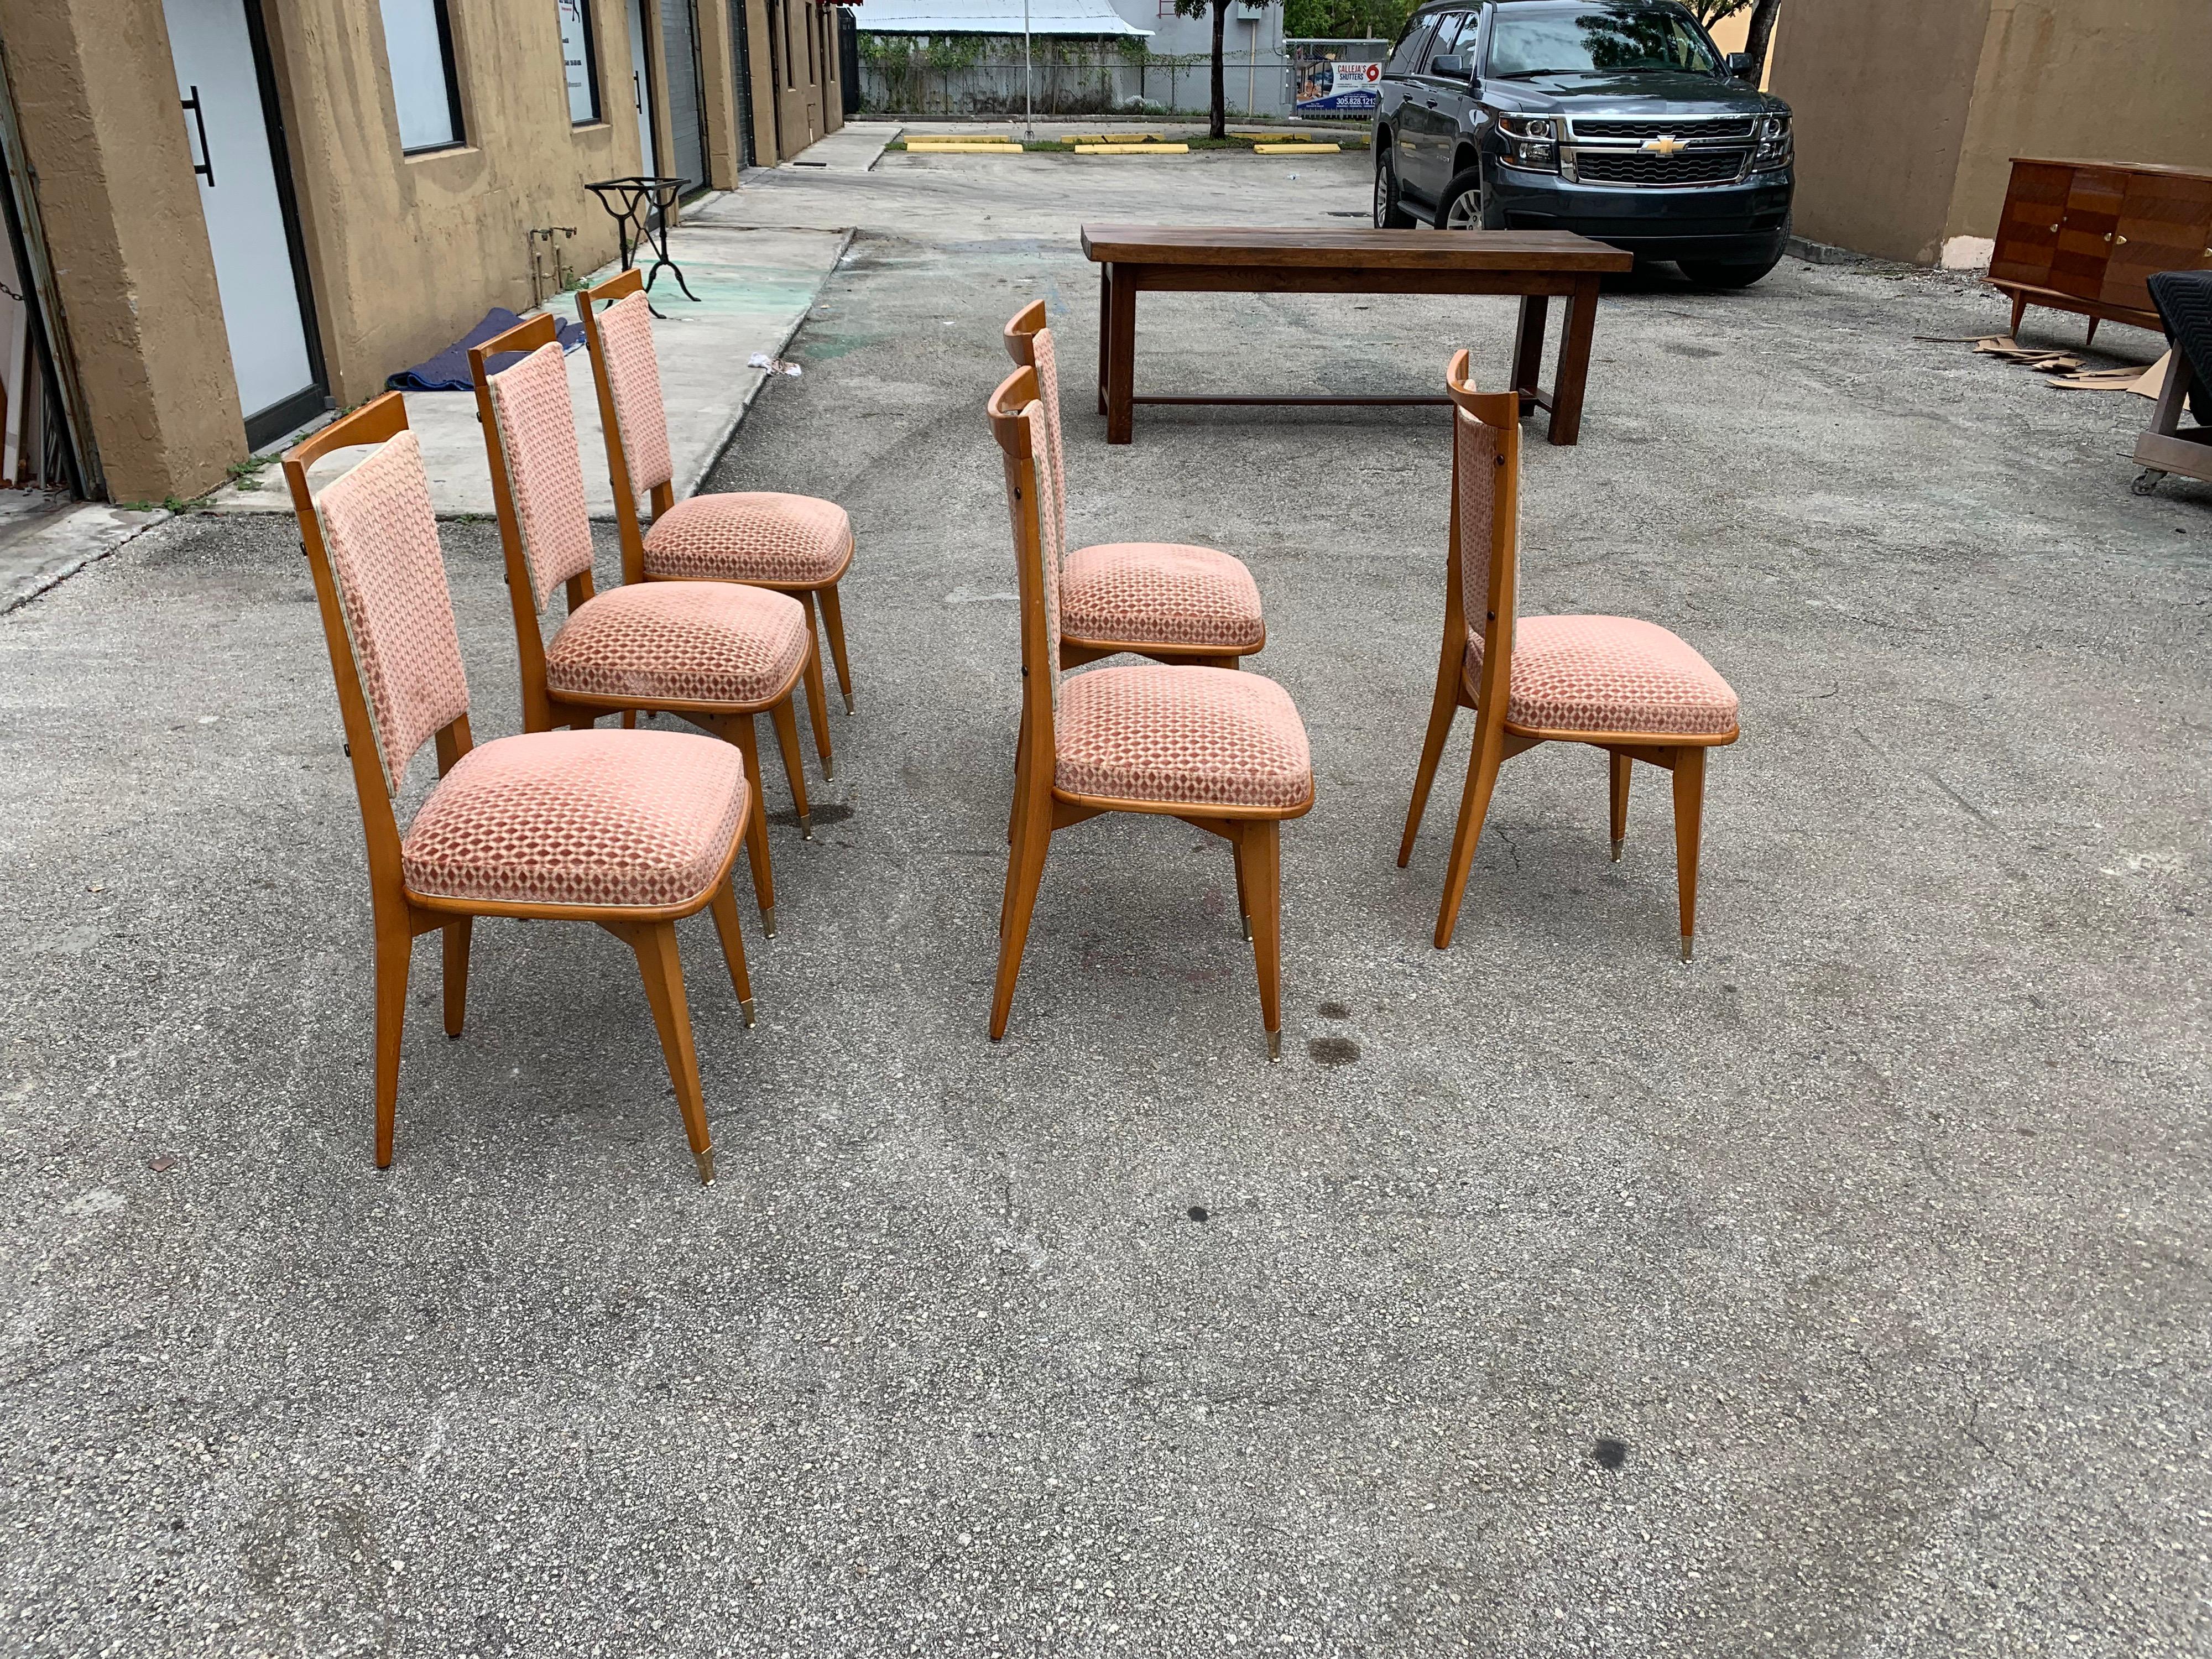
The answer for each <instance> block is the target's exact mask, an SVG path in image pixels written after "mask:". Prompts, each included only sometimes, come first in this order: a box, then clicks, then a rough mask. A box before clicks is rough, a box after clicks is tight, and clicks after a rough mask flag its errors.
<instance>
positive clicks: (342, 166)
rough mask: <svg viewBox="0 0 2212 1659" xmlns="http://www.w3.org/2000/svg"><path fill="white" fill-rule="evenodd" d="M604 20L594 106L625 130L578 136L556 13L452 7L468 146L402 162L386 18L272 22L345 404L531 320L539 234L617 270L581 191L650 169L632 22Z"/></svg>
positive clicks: (581, 261)
mask: <svg viewBox="0 0 2212 1659" xmlns="http://www.w3.org/2000/svg"><path fill="white" fill-rule="evenodd" d="M267 11H268V15H269V21H270V34H271V41H270V49H271V52H272V53H273V54H274V55H275V56H276V61H277V82H278V84H279V86H280V87H281V88H283V94H284V98H285V102H286V110H285V115H286V125H287V126H288V127H289V129H290V131H291V136H292V150H293V166H294V168H295V178H296V179H297V182H298V185H299V195H300V199H301V222H302V230H303V232H304V234H305V240H306V241H307V260H308V266H309V270H310V271H311V274H312V279H313V287H314V290H315V300H316V311H317V314H318V317H319V321H320V323H321V325H322V335H323V356H324V362H325V368H327V370H328V372H329V374H330V376H331V395H332V396H334V397H335V398H337V400H338V402H339V404H341V405H342V406H343V405H344V404H353V403H358V402H360V401H361V400H362V399H363V398H368V397H371V396H374V393H375V392H376V391H377V390H378V389H379V388H380V386H382V385H383V383H384V379H385V377H386V375H387V374H391V373H392V371H394V370H395V369H398V368H404V367H406V365H407V364H409V363H410V362H416V361H418V360H420V359H421V358H422V357H425V356H428V355H429V354H430V353H432V352H434V351H435V350H437V349H439V348H440V347H441V346H444V345H447V344H449V343H451V342H452V341H453V340H454V339H455V338H456V337H459V334H460V333H461V332H462V331H463V330H465V328H467V327H468V326H469V325H471V324H472V323H474V322H475V321H476V320H477V319H478V318H479V317H481V316H483V313H485V312H486V311H487V310H489V308H490V307H494V306H507V307H512V308H513V309H515V310H522V309H525V308H526V307H528V305H529V303H530V298H531V283H530V252H529V246H528V241H527V238H526V232H527V231H528V230H529V229H530V228H532V227H534V226H540V225H573V226H574V227H575V228H576V231H577V235H576V237H575V239H574V240H573V241H571V240H566V239H564V240H562V242H561V244H560V246H561V251H562V255H563V257H564V258H566V259H567V260H568V263H569V264H573V265H574V266H575V267H576V268H577V269H578V270H591V269H592V266H594V265H596V264H601V263H603V262H604V261H605V260H607V259H609V258H612V257H613V256H614V253H615V234H614V228H613V224H612V222H611V221H610V220H609V219H608V217H607V216H606V214H605V212H604V211H602V210H601V209H600V207H599V203H598V201H597V200H596V199H595V198H594V197H592V195H591V194H590V193H589V192H588V191H586V190H585V188H584V185H585V184H586V181H587V180H590V179H605V178H608V177H610V176H612V175H616V174H620V173H635V172H638V171H640V170H641V162H640V160H639V154H638V142H637V123H636V122H635V119H634V118H631V116H630V109H631V105H630V94H629V40H628V38H627V35H626V33H625V21H624V16H625V15H624V10H623V7H622V6H620V5H619V4H617V3H609V0H601V3H600V4H599V5H598V6H597V7H596V8H595V11H596V12H597V17H596V20H595V21H596V23H597V26H598V29H599V35H598V46H599V54H598V57H599V107H600V111H601V113H602V115H603V116H605V115H610V114H611V115H612V116H614V117H616V118H613V119H602V120H601V121H599V122H597V123H595V124H593V125H589V126H583V127H572V126H571V125H569V120H568V93H567V89H566V87H565V85H564V83H563V82H562V74H561V46H560V29H559V20H558V18H557V16H556V14H555V11H554V9H553V8H552V7H551V6H550V5H548V4H544V3H540V0H476V3H472V4H470V5H465V6H459V5H457V6H454V7H453V8H452V9H451V15H452V18H453V56H454V60H455V66H456V70H457V72H458V74H459V80H460V85H461V105H462V119H463V125H464V128H465V136H466V137H468V139H469V140H470V141H471V142H470V143H468V144H467V145H466V146H465V147H464V148H462V149H453V150H443V151H439V152H436V153H434V154H431V155H413V156H408V155H401V153H400V148H399V126H398V116H397V114H396V112H395V111H394V108H393V105H392V77H391V70H390V68H389V66H388V64H387V62H386V54H385V46H384V31H383V28H382V27H381V25H380V14H379V13H378V11H377V9H376V8H375V7H374V6H371V5H363V4H361V3H358V0H297V3H295V4H292V5H287V6H283V7H276V6H270V7H269V8H267ZM617 70H618V71H619V73H617Z"/></svg>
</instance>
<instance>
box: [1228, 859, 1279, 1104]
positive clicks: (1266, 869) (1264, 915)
mask: <svg viewBox="0 0 2212 1659" xmlns="http://www.w3.org/2000/svg"><path fill="white" fill-rule="evenodd" d="M1237 866H1238V868H1239V869H1241V870H1242V871H1243V876H1244V885H1245V888H1246V890H1247V891H1248V892H1249V894H1250V896H1251V904H1252V910H1251V921H1252V961H1253V964H1254V966H1255V968H1257V969H1258V970H1259V975H1260V1014H1261V1019H1262V1021H1263V1022H1264V1023H1265V1024H1266V1025H1267V1058H1268V1059H1269V1060H1280V1059H1282V1057H1283V872H1282V825H1280V824H1279V823H1275V822H1274V821H1273V819H1271V818H1268V819H1259V820H1255V821H1254V822H1251V823H1246V824H1245V825H1244V826H1243V830H1242V831H1241V832H1240V833H1239V835H1238V836H1237Z"/></svg>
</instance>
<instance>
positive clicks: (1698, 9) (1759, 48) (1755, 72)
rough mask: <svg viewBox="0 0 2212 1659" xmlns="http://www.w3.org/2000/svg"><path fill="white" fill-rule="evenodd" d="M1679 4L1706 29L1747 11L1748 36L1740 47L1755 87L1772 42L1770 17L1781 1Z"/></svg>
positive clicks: (1692, 0)
mask: <svg viewBox="0 0 2212 1659" xmlns="http://www.w3.org/2000/svg"><path fill="white" fill-rule="evenodd" d="M1682 3H1683V4H1684V5H1686V6H1687V7H1688V8H1689V9H1691V10H1692V11H1693V12H1695V13H1696V14H1697V18H1698V21H1699V22H1700V23H1703V24H1704V25H1705V27H1707V28H1711V27H1712V26H1713V25H1714V24H1716V23H1717V22H1719V21H1721V19H1722V18H1723V17H1733V16H1735V15H1736V14H1737V13H1738V12H1740V11H1743V10H1745V9H1749V11H1750V13H1751V23H1750V35H1749V38H1748V39H1747V40H1745V41H1744V43H1743V46H1744V52H1745V55H1746V56H1747V57H1748V58H1750V59H1751V79H1752V81H1753V83H1754V84H1755V83H1756V82H1759V80H1760V79H1761V78H1762V77H1763V76H1765V73H1766V49H1767V46H1768V45H1769V43H1771V41H1772V40H1773V39H1774V15H1775V14H1776V13H1777V12H1778V11H1780V10H1781V9H1782V0H1682Z"/></svg>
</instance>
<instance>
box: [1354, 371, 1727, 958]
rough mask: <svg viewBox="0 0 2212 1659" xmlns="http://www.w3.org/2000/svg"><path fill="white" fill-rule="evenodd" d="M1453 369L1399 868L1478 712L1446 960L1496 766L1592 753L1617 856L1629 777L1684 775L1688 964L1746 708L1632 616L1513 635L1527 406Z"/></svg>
mask: <svg viewBox="0 0 2212 1659" xmlns="http://www.w3.org/2000/svg"><path fill="white" fill-rule="evenodd" d="M1467 366H1468V355H1467V353H1466V352H1464V351H1462V352H1460V353H1459V354H1457V355H1456V356H1454V357H1453V358H1452V360H1451V367H1450V368H1449V370H1448V371H1447V373H1446V374H1445V377H1444V389H1445V390H1446V391H1447V392H1449V393H1450V394H1451V400H1452V404H1453V410H1452V430H1453V441H1452V502H1451V545H1450V550H1449V554H1448V556H1447V557H1446V560H1445V565H1444V635H1443V650H1442V653H1441V654H1440V655H1439V657H1438V659H1437V686H1436V695H1435V696H1434V698H1433V699H1432V700H1431V704H1430V708H1429V732H1428V737H1427V738H1426V740H1425V742H1424V743H1423V744H1422V745H1421V765H1420V769H1419V771H1418V772H1417V773H1416V774H1415V775H1414V777H1413V804H1412V805H1410V806H1409V807H1408V808H1407V812H1406V834H1405V838H1404V840H1403V841H1401V842H1400V843H1399V847H1398V865H1399V867H1400V868H1401V869H1403V868H1404V867H1405V865H1406V862H1407V860H1409V859H1410V858H1412V857H1413V837H1414V836H1415V835H1416V834H1417V833H1418V832H1419V829H1420V827H1421V813H1422V811H1423V809H1424V808H1425V807H1426V806H1427V805H1428V799H1429V788H1430V786H1431V784H1432V783H1433V782H1434V781H1436V775H1437V762H1438V761H1439V760H1440V759H1441V758H1442V757H1443V749H1444V739H1445V738H1446V737H1448V736H1449V734H1450V732H1451V726H1452V720H1453V717H1454V716H1455V714H1457V713H1458V711H1459V710H1460V709H1462V708H1472V709H1474V715H1475V722H1474V753H1473V754H1472V756H1471V757H1470V758H1469V760H1468V769H1467V787H1466V789H1465V790H1464V791H1463V792H1462V794H1461V797H1460V805H1459V823H1458V827H1457V828H1456V829H1455V830H1454V831H1453V833H1452V850H1451V863H1450V866H1449V869H1448V871H1447V872H1446V874H1445V877H1444V894H1443V906H1442V908H1440V909H1439V910H1438V911H1437V933H1436V940H1437V949H1438V950H1439V951H1441V950H1443V949H1444V948H1445V947H1446V946H1447V945H1449V944H1450V943H1451V940H1452V930H1453V928H1454V927H1455V925H1456V924H1457V922H1458V920H1459V908H1460V901H1461V899H1462V896H1464V895H1465V894H1466V891H1467V880H1468V871H1469V869H1470V868H1471V867H1472V866H1473V865H1474V843H1475V838H1476V837H1477V836H1480V835H1481V833H1482V821H1483V817H1484V816H1485V815H1486V813H1487V812H1488V811H1489V809H1490V795H1491V791H1492V788H1493V787H1495V786H1496V784H1497V782H1498V768H1499V767H1501V766H1502V765H1504V763H1505V762H1507V761H1509V760H1510V759H1511V758H1512V757H1514V756H1516V755H1518V754H1522V753H1523V752H1525V751H1526V750H1530V749H1534V747H1535V746H1536V745H1537V744H1540V743H1585V744H1591V745H1592V746H1594V747H1595V748H1599V749H1602V750H1605V751H1606V753H1607V755H1609V756H1610V757H1612V759H1611V773H1612V784H1613V857H1614V858H1616V859H1618V858H1619V857H1620V848H1621V842H1622V841H1623V840H1624V839H1625V838H1626V836H1627V833H1628V775H1629V768H1630V766H1631V764H1632V763H1634V762H1636V761H1642V762H1644V763H1645V764H1646V765H1650V766H1657V767H1663V768H1665V769H1667V770H1668V771H1669V772H1672V773H1673V774H1674V858H1675V872H1676V880H1677V883H1678V884H1679V887H1680V901H1681V915H1682V960H1683V961H1685V962H1687V961H1688V960H1689V959H1690V939H1691V934H1692V931H1693V924H1694V923H1695V921H1696V918H1697V908H1698V837H1699V826H1700V823H1701V821H1702V818H1703V815H1704V811H1705V751H1706V750H1708V749H1714V748H1717V747H1719V746H1720V745H1722V744H1730V743H1734V742H1735V740H1736V735H1737V732H1736V696H1735V691H1734V690H1731V689H1730V688H1729V683H1728V682H1727V681H1726V680H1724V679H1723V678H1721V677H1720V676H1719V675H1718V674H1717V673H1716V672H1715V671H1713V667H1712V665H1711V664H1710V663H1708V662H1707V661H1706V660H1705V659H1704V658H1703V657H1701V656H1699V654H1698V653H1697V652H1696V651H1695V650H1693V649H1692V647H1690V646H1689V645H1688V644H1686V642H1685V641H1682V640H1680V639H1678V638H1677V637H1676V636H1675V635H1673V634H1670V633H1668V631H1667V630H1666V629H1663V628H1661V627H1659V626H1658V625H1657V624H1656V623H1648V622H1639V621H1638V620H1637V619H1635V618H1634V617H1520V618H1519V619H1518V622H1517V623H1516V612H1515V597H1516V582H1517V580H1518V575H1519V571H1518V560H1519V541H1520V511H1521V508H1520V501H1521V426H1520V402H1519V399H1518V398H1516V396H1515V395H1514V394H1513V393H1512V392H1478V391H1476V390H1475V387H1474V382H1473V381H1471V380H1468V375H1467Z"/></svg>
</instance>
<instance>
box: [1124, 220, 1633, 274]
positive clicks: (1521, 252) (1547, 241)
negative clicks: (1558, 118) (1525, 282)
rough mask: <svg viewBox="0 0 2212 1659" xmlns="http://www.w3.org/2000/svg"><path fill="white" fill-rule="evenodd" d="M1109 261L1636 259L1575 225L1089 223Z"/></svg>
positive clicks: (1433, 265) (1335, 263) (1358, 264)
mask: <svg viewBox="0 0 2212 1659" xmlns="http://www.w3.org/2000/svg"><path fill="white" fill-rule="evenodd" d="M1083 252H1084V255H1085V258H1090V259H1092V260H1096V261H1097V262H1100V263H1102V264H1103V263H1109V262H1110V263H1115V264H1149V265H1228V266H1242V267H1249V268H1253V269H1258V268H1261V267H1275V268H1282V267H1286V266H1289V267H1308V268H1310V267H1316V266H1319V267H1324V268H1335V269H1340V270H1567V271H1608V270H1628V269H1629V268H1630V267H1631V266H1632V265H1633V264H1635V263H1636V262H1635V260H1634V259H1633V258H1632V257H1631V256H1630V255H1629V254H1627V253H1626V252H1623V251H1622V250H1621V249H1620V248H1617V247H1613V246H1608V245H1607V244H1606V243H1604V242H1596V241H1592V240H1590V239H1589V237H1587V236H1577V235H1576V234H1575V233H1574V232H1572V231H1571V230H1453V231H1434V230H1372V229H1366V228H1333V227H1329V226H1322V225H1291V226H1282V227H1273V226H1267V227H1261V226H1250V225H1230V226H1216V225H1085V226H1084V228H1083Z"/></svg>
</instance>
